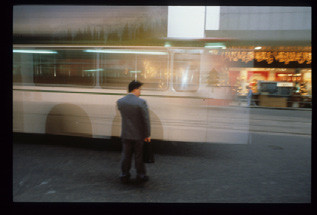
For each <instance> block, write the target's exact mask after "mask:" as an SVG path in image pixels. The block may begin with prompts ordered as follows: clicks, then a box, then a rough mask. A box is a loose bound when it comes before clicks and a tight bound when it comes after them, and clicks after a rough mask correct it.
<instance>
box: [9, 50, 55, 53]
mask: <svg viewBox="0 0 317 215" xmlns="http://www.w3.org/2000/svg"><path fill="white" fill-rule="evenodd" d="M13 52H14V53H27V54H57V52H56V51H50V50H22V49H13Z"/></svg>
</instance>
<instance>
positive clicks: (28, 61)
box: [12, 53, 33, 85]
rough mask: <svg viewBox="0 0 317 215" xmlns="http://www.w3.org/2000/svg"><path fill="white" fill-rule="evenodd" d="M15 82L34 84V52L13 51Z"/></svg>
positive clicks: (13, 75)
mask: <svg viewBox="0 0 317 215" xmlns="http://www.w3.org/2000/svg"><path fill="white" fill-rule="evenodd" d="M12 70H13V71H12V79H13V80H12V81H13V84H15V85H16V84H22V85H29V84H31V85H32V84H33V58H32V54H23V53H13V68H12Z"/></svg>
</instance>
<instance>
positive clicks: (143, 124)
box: [117, 93, 151, 140]
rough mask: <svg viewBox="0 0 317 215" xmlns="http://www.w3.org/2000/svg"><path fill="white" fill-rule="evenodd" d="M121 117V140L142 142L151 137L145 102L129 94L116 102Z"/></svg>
mask: <svg viewBox="0 0 317 215" xmlns="http://www.w3.org/2000/svg"><path fill="white" fill-rule="evenodd" d="M117 106H118V109H119V111H120V113H121V117H122V127H121V138H123V139H130V140H143V139H144V138H147V137H150V136H151V127H150V117H149V112H148V107H147V104H146V101H145V100H143V99H141V98H139V97H137V96H135V95H134V94H132V93H129V94H128V95H126V96H125V97H123V98H121V99H119V100H118V101H117Z"/></svg>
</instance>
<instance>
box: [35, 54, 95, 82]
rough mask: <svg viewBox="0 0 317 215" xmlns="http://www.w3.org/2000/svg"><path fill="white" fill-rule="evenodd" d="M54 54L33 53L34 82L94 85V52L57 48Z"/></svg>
mask: <svg viewBox="0 0 317 215" xmlns="http://www.w3.org/2000/svg"><path fill="white" fill-rule="evenodd" d="M57 52H58V54H56V55H44V54H34V82H35V83H36V84H45V85H46V84H54V85H66V86H95V78H96V71H97V69H96V60H95V58H96V57H95V54H94V55H92V54H88V53H83V52H82V51H81V50H80V51H79V50H78V51H77V50H58V51H57Z"/></svg>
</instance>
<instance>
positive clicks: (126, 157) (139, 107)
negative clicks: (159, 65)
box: [117, 81, 151, 183]
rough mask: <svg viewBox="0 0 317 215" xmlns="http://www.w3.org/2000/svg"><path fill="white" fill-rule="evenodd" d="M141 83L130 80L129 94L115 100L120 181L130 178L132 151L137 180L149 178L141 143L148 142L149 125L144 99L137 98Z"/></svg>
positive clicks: (127, 180)
mask: <svg viewBox="0 0 317 215" xmlns="http://www.w3.org/2000/svg"><path fill="white" fill-rule="evenodd" d="M142 85H143V83H141V82H138V81H132V82H131V83H130V84H129V94H127V95H126V96H125V97H123V98H121V99H119V100H118V101H117V106H118V109H119V111H120V113H121V118H122V130H121V139H122V149H123V151H122V160H121V171H122V172H121V176H120V178H121V181H122V182H123V183H127V182H129V180H130V169H131V161H132V155H133V152H134V157H135V168H136V171H137V178H136V179H137V182H145V181H148V180H149V177H148V176H147V175H146V169H145V164H144V162H143V144H144V141H145V142H150V141H151V138H150V135H151V127H150V118H149V112H148V107H147V104H146V101H145V100H143V99H141V98H139V96H140V95H141V86H142Z"/></svg>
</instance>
